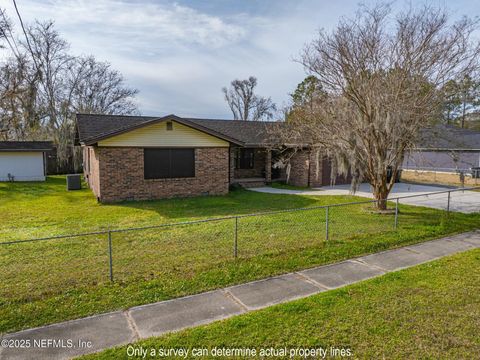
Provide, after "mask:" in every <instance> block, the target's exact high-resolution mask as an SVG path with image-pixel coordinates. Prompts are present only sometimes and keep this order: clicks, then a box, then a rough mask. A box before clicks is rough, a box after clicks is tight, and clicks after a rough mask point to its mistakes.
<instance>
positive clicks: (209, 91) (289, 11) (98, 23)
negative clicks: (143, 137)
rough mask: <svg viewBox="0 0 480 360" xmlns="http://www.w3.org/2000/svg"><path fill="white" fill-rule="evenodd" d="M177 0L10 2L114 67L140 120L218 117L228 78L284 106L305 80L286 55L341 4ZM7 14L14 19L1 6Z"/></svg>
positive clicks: (224, 112) (224, 113) (78, 50)
mask: <svg viewBox="0 0 480 360" xmlns="http://www.w3.org/2000/svg"><path fill="white" fill-rule="evenodd" d="M181 1H182V0H178V2H171V1H166V0H165V1H153V0H150V1H148V0H142V1H140V0H135V1H133V0H132V1H119V0H63V1H60V0H50V1H41V0H24V1H21V2H18V5H19V8H20V11H21V13H22V16H23V18H24V20H25V21H27V22H32V21H33V20H34V19H39V20H48V19H53V20H54V21H55V24H56V27H57V29H58V30H59V32H60V33H61V35H62V36H63V37H64V38H65V39H66V40H67V41H68V42H70V43H71V49H72V52H73V53H75V54H85V55H90V54H93V55H94V56H95V57H96V58H97V59H99V60H102V61H109V62H110V63H111V64H112V66H113V67H114V68H116V69H118V70H119V71H121V72H122V73H123V75H124V76H125V78H126V80H127V82H128V83H129V84H130V85H132V86H134V87H136V88H138V89H139V90H140V93H139V95H138V103H139V104H140V106H141V109H140V110H141V111H142V112H143V113H144V114H163V113H176V114H178V115H188V116H202V117H227V118H230V117H231V114H230V111H229V109H228V107H227V106H226V104H225V101H224V99H223V95H222V93H221V88H222V87H223V86H227V85H228V84H229V82H230V81H231V80H233V79H235V78H246V77H248V76H251V75H253V76H256V77H257V78H258V84H259V85H258V89H257V90H258V93H259V94H260V95H263V96H271V97H272V99H273V100H274V102H276V103H277V104H278V105H281V104H282V103H284V102H286V101H287V99H288V93H290V92H292V91H293V90H294V88H295V86H296V84H297V83H299V82H300V81H301V80H302V79H303V77H305V73H304V70H303V68H302V67H301V65H299V64H297V63H294V62H293V61H292V58H294V57H295V56H296V55H298V53H299V52H300V50H301V48H302V47H303V45H304V43H305V42H307V41H309V40H311V39H312V37H313V36H314V35H315V32H316V30H317V29H318V28H319V27H320V26H322V27H328V26H329V25H330V24H333V23H334V22H336V21H337V20H336V19H338V16H337V15H336V14H344V13H345V5H344V4H343V2H342V4H340V2H338V3H331V2H326V1H325V2H323V1H318V0H285V1H282V2H281V4H278V3H277V2H275V1H271V2H270V3H267V2H256V1H251V2H250V1H248V2H241V1H233V0H218V1H217V0H211V1H209V2H208V3H207V2H205V3H203V2H202V3H200V2H196V1H189V0H183V2H181ZM185 1H189V2H185ZM351 1H356V0H351ZM352 9H355V6H353V7H352ZM7 12H8V13H9V14H10V16H11V17H12V18H14V9H13V8H12V6H11V4H10V2H9V5H7Z"/></svg>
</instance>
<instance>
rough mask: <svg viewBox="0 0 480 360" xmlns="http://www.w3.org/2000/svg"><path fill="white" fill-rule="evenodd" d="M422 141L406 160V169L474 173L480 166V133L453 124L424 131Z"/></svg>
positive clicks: (404, 164) (404, 166)
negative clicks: (472, 171)
mask: <svg viewBox="0 0 480 360" xmlns="http://www.w3.org/2000/svg"><path fill="white" fill-rule="evenodd" d="M422 138H423V139H422V142H421V144H419V145H418V147H417V149H415V151H414V152H411V153H410V154H408V155H407V156H406V157H405V161H404V163H403V169H411V170H432V171H446V172H457V171H470V170H471V168H472V167H479V166H480V132H479V131H474V130H468V129H462V128H458V127H455V126H450V125H440V126H437V127H435V128H433V129H429V130H426V131H424V134H423V136H422Z"/></svg>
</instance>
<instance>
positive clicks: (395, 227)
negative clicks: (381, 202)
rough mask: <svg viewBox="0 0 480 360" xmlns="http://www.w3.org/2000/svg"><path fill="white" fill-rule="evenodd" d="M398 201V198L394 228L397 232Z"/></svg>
mask: <svg viewBox="0 0 480 360" xmlns="http://www.w3.org/2000/svg"><path fill="white" fill-rule="evenodd" d="M398 201H399V198H397V201H396V203H395V226H394V229H395V230H397V227H398Z"/></svg>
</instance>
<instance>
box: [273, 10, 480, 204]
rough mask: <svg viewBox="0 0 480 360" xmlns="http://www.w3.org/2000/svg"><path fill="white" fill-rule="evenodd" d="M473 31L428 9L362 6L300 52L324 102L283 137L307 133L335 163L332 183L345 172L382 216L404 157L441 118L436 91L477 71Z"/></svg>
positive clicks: (472, 24)
mask: <svg viewBox="0 0 480 360" xmlns="http://www.w3.org/2000/svg"><path fill="white" fill-rule="evenodd" d="M475 29H477V22H476V21H473V20H470V19H468V18H462V19H461V20H459V21H457V22H455V23H453V24H451V23H450V22H449V19H448V16H447V14H446V13H445V12H444V11H442V10H439V9H435V8H431V7H424V8H421V9H419V10H415V9H410V10H408V11H406V12H401V13H398V14H396V15H394V14H392V11H391V9H390V7H389V6H388V5H377V6H375V7H373V8H366V7H362V8H361V9H360V11H359V12H358V13H357V16H356V17H354V18H353V19H342V20H341V21H340V23H339V24H338V26H337V28H336V29H335V30H334V31H333V32H331V33H326V32H325V31H321V32H320V34H319V36H318V38H317V39H316V40H314V41H312V42H311V43H310V44H309V45H308V46H307V47H306V48H305V49H304V52H303V54H302V57H301V59H300V61H301V63H302V64H303V65H304V66H305V68H306V70H307V71H308V72H309V73H311V74H313V75H315V76H316V77H317V79H318V81H319V83H320V84H321V88H322V90H323V91H324V92H325V94H326V95H325V96H321V97H318V99H317V102H316V104H315V106H313V107H311V108H305V109H303V111H299V112H297V115H296V116H295V117H294V118H293V119H291V121H290V124H289V126H292V127H293V128H294V129H295V131H290V132H287V133H284V135H283V136H285V137H289V136H296V137H298V136H299V134H304V137H303V138H305V134H307V135H308V139H309V141H310V143H311V144H312V145H313V146H317V147H321V148H322V149H323V150H324V151H325V152H326V153H327V154H328V155H329V156H330V157H331V158H332V159H333V164H334V166H333V172H332V178H333V176H335V175H337V174H343V175H346V174H347V173H351V174H352V176H353V180H352V189H353V190H354V191H355V190H356V188H357V186H358V184H359V183H360V182H362V181H366V182H368V183H370V185H371V186H372V189H373V193H374V196H375V198H376V199H377V206H378V208H379V209H381V210H383V209H386V206H387V204H386V201H385V200H384V199H386V198H387V196H388V195H389V193H390V191H391V189H392V187H393V184H394V180H395V177H396V175H397V173H398V171H399V168H400V167H401V165H402V162H403V159H404V155H405V153H406V152H407V151H409V150H412V149H414V147H415V145H416V144H417V141H418V139H419V136H420V133H421V129H425V128H428V127H429V126H431V125H432V124H433V123H434V122H435V121H436V120H438V119H440V118H441V111H442V98H443V97H442V96H441V94H440V89H441V88H442V87H443V85H444V84H446V82H447V81H448V80H450V79H453V78H461V77H462V75H463V74H468V73H470V72H471V71H472V70H473V69H474V68H478V59H479V53H480V44H479V43H478V42H474V41H473V40H472V33H473V32H474V31H475ZM292 134H293V135H292ZM283 141H285V139H284V140H283ZM389 172H391V175H392V176H391V177H390V178H388V173H389Z"/></svg>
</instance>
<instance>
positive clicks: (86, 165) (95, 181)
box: [83, 146, 100, 199]
mask: <svg viewBox="0 0 480 360" xmlns="http://www.w3.org/2000/svg"><path fill="white" fill-rule="evenodd" d="M83 175H84V177H85V181H86V182H87V184H88V187H89V188H90V189H91V190H92V191H93V193H94V194H95V196H96V197H97V199H98V198H100V164H99V158H98V151H96V148H95V147H93V146H84V147H83Z"/></svg>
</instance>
